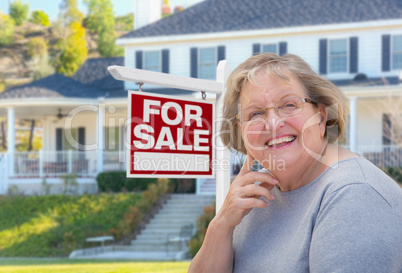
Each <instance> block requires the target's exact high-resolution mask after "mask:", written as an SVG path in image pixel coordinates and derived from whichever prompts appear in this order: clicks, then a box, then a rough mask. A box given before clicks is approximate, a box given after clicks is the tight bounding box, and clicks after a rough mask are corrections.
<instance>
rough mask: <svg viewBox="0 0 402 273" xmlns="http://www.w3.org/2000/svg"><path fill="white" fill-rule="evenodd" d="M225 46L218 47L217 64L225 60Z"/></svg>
mask: <svg viewBox="0 0 402 273" xmlns="http://www.w3.org/2000/svg"><path fill="white" fill-rule="evenodd" d="M225 51H226V49H225V46H218V63H219V61H222V60H224V59H225V58H226V52H225Z"/></svg>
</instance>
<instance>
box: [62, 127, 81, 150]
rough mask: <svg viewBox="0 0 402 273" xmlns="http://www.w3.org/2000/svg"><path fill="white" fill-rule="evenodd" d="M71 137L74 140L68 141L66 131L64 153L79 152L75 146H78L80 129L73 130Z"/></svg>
mask: <svg viewBox="0 0 402 273" xmlns="http://www.w3.org/2000/svg"><path fill="white" fill-rule="evenodd" d="M71 136H72V137H73V139H67V134H66V130H64V133H63V144H62V145H63V151H68V150H72V151H77V150H78V149H77V147H74V146H73V144H75V145H77V142H78V128H71ZM70 142H71V143H70Z"/></svg>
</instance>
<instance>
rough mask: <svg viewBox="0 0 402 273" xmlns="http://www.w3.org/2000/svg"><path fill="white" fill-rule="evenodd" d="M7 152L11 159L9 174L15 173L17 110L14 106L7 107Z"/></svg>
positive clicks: (9, 159)
mask: <svg viewBox="0 0 402 273" xmlns="http://www.w3.org/2000/svg"><path fill="white" fill-rule="evenodd" d="M7 142H8V143H7V152H8V161H9V164H10V165H9V175H10V176H13V175H14V154H15V110H14V107H8V109H7Z"/></svg>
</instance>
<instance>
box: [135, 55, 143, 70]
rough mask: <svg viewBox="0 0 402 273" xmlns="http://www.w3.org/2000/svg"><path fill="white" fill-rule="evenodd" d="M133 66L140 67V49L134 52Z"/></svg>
mask: <svg viewBox="0 0 402 273" xmlns="http://www.w3.org/2000/svg"><path fill="white" fill-rule="evenodd" d="M135 68H138V69H142V50H138V51H136V52H135Z"/></svg>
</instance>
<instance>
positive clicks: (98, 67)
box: [72, 57, 124, 91]
mask: <svg viewBox="0 0 402 273" xmlns="http://www.w3.org/2000/svg"><path fill="white" fill-rule="evenodd" d="M111 65H120V66H124V57H115V58H94V59H88V60H87V61H86V62H85V63H84V64H83V65H82V66H81V67H80V68H79V69H78V70H77V72H75V74H74V76H73V77H72V79H74V80H76V81H78V82H80V83H82V84H85V85H89V86H92V87H96V88H99V89H102V90H105V91H106V90H107V91H121V90H124V82H123V81H118V80H115V79H114V78H113V77H112V76H111V75H110V73H109V71H108V70H107V67H108V66H111Z"/></svg>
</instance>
